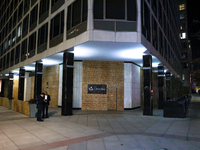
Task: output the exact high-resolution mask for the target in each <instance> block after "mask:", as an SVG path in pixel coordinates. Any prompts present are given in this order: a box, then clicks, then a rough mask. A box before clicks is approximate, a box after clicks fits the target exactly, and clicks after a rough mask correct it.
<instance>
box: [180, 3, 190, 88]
mask: <svg viewBox="0 0 200 150" xmlns="http://www.w3.org/2000/svg"><path fill="white" fill-rule="evenodd" d="M179 11H180V22H181V24H180V39H181V45H182V48H181V63H182V71H183V72H182V81H183V83H184V85H185V86H189V87H191V62H192V51H191V44H190V40H189V38H188V23H187V22H188V19H187V1H186V0H179Z"/></svg>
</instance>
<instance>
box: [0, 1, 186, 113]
mask: <svg viewBox="0 0 200 150" xmlns="http://www.w3.org/2000/svg"><path fill="white" fill-rule="evenodd" d="M178 6H179V4H178V1H177V0H170V1H168V0H115V2H114V3H113V0H4V1H3V2H2V3H1V4H0V8H1V9H0V10H1V11H0V16H1V17H0V73H1V79H2V80H1V83H2V84H1V94H2V96H8V95H10V91H9V90H8V89H9V87H8V85H10V84H9V81H10V80H9V79H8V78H9V77H10V78H11V77H12V75H14V80H13V88H12V87H11V89H13V93H12V94H11V95H12V98H14V99H21V100H24V101H28V100H30V99H32V98H35V97H37V95H38V93H40V92H41V91H42V92H44V91H48V92H49V94H50V95H51V96H52V97H53V98H52V101H51V106H62V108H63V110H62V112H63V114H66V113H68V112H66V111H65V110H68V109H69V110H70V109H72V107H71V106H72V105H73V108H81V109H83V110H123V109H132V108H136V107H141V106H144V108H147V109H144V110H146V111H147V114H148V113H149V114H151V112H150V111H152V110H151V109H152V105H153V102H152V95H153V101H154V104H155V103H158V104H159V103H160V102H162V101H164V97H165V96H164V95H163V94H161V93H164V70H169V71H170V72H171V73H173V74H176V75H177V76H181V75H182V66H181V61H180V60H181V56H182V55H181V41H180V37H179V33H180V30H179V29H180V19H179V9H178ZM185 78H186V76H185ZM158 85H159V86H158ZM69 105H70V106H69ZM68 106H69V107H68ZM146 111H144V114H145V113H146ZM69 114H70V113H69Z"/></svg>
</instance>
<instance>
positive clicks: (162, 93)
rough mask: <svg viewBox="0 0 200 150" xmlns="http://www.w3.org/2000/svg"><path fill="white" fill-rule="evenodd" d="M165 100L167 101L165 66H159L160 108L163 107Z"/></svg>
mask: <svg viewBox="0 0 200 150" xmlns="http://www.w3.org/2000/svg"><path fill="white" fill-rule="evenodd" d="M164 101H165V90H164V67H163V66H158V109H163V102H164Z"/></svg>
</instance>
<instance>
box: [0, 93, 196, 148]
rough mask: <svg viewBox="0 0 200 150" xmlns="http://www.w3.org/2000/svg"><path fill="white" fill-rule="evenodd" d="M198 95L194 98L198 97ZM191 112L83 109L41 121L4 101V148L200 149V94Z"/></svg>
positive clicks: (0, 137) (0, 128) (0, 115)
mask: <svg viewBox="0 0 200 150" xmlns="http://www.w3.org/2000/svg"><path fill="white" fill-rule="evenodd" d="M193 101H194V102H193ZM192 102H193V103H191V105H190V108H189V114H188V117H187V118H185V119H180V118H163V116H162V110H158V109H154V115H153V116H143V115H142V109H135V110H127V111H81V110H74V115H73V116H61V115H60V113H61V109H60V108H50V118H49V119H45V120H44V122H37V121H36V118H29V117H28V116H25V115H23V114H20V113H18V112H14V111H12V110H8V109H7V108H5V107H0V150H4V149H7V150H17V149H23V150H48V149H50V150H135V149H137V150H166V149H168V150H180V149H182V150H188V149H191V150H195V149H196V150H197V149H200V104H199V103H197V102H200V96H198V95H195V96H193V98H192Z"/></svg>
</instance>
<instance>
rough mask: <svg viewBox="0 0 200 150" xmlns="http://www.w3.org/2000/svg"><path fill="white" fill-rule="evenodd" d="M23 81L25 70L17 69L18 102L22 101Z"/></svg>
mask: <svg viewBox="0 0 200 150" xmlns="http://www.w3.org/2000/svg"><path fill="white" fill-rule="evenodd" d="M24 79H25V69H24V68H20V69H19V87H18V100H22V101H23V100H24Z"/></svg>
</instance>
